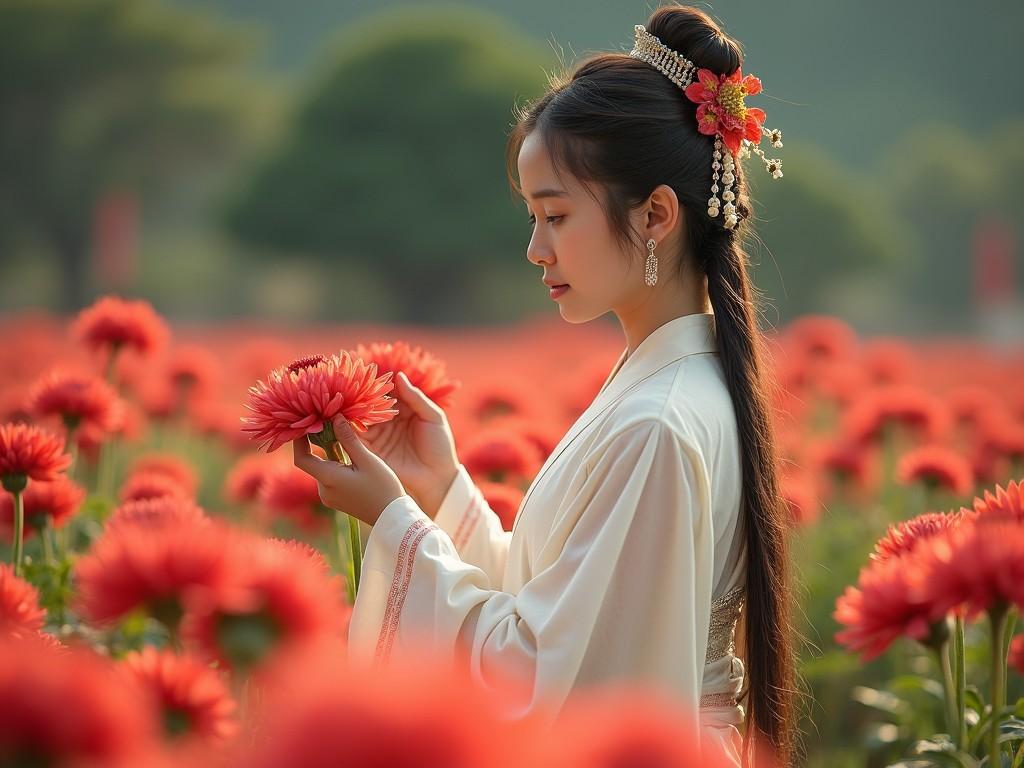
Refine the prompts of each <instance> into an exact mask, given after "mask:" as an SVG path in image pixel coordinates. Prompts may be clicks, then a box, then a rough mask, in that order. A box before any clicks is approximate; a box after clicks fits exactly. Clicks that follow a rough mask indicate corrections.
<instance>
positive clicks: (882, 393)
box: [843, 385, 952, 444]
mask: <svg viewBox="0 0 1024 768" xmlns="http://www.w3.org/2000/svg"><path fill="white" fill-rule="evenodd" d="M951 421H952V416H951V415H950V413H949V409H948V407H947V406H946V404H945V403H944V402H942V401H941V400H939V399H938V398H937V397H935V396H934V395H932V394H930V393H928V392H926V391H924V390H923V389H920V388H917V387H911V386H906V385H900V386H897V385H892V386H885V387H881V388H878V389H875V390H871V391H869V392H867V393H865V394H864V395H863V396H862V397H861V398H860V399H858V400H857V401H855V402H854V403H853V404H852V405H851V406H850V409H849V410H848V411H847V412H846V414H845V415H844V417H843V432H844V434H845V435H846V437H847V438H848V439H850V440H853V441H855V442H858V443H861V444H867V443H872V442H875V441H878V440H880V439H881V437H882V433H883V430H885V429H886V428H887V427H888V426H889V425H890V424H899V425H901V426H902V427H903V428H905V429H909V430H911V431H912V433H913V434H914V436H915V437H916V438H917V439H918V440H922V441H932V442H935V441H938V440H939V439H941V438H942V437H943V436H944V435H945V433H946V431H947V430H948V429H949V427H950V424H951Z"/></svg>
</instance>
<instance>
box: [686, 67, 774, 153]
mask: <svg viewBox="0 0 1024 768" xmlns="http://www.w3.org/2000/svg"><path fill="white" fill-rule="evenodd" d="M760 92H761V81H760V80H759V79H757V78H756V77H754V76H753V75H747V76H746V77H744V76H743V71H742V68H740V67H737V69H736V71H735V72H733V73H732V74H731V75H716V74H715V73H714V72H712V71H711V70H710V69H698V70H697V82H696V83H691V84H690V85H688V86H687V87H686V98H688V99H689V100H690V101H692V102H694V103H695V104H698V105H699V106H698V107H697V130H698V131H700V132H701V133H703V134H706V135H709V136H713V135H715V134H716V133H720V134H722V142H723V143H724V144H725V146H726V147H728V148H729V151H730V152H731V153H732V154H733V155H736V154H737V153H738V152H739V151H740V145H741V144H742V142H743V139H746V140H747V141H750V142H752V143H754V144H758V143H760V141H761V129H762V126H763V125H764V121H765V117H766V115H765V113H764V110H762V109H758V108H757V107H748V106H746V105H745V104H744V103H743V98H744V97H745V96H753V95H755V94H758V93H760Z"/></svg>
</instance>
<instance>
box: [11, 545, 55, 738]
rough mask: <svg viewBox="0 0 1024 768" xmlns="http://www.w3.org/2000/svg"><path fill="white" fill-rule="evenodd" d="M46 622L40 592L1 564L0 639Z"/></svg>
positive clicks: (24, 631) (29, 630)
mask: <svg viewBox="0 0 1024 768" xmlns="http://www.w3.org/2000/svg"><path fill="white" fill-rule="evenodd" d="M44 621H46V611H44V610H43V609H42V608H40V607H39V590H37V589H36V588H35V587H34V586H32V585H31V584H29V583H28V582H27V581H25V580H24V579H20V578H18V577H17V576H15V575H14V569H13V568H12V567H11V566H9V565H8V564H7V563H2V564H0V637H5V636H7V635H11V634H18V635H20V634H24V633H33V632H37V631H38V630H40V629H41V628H42V626H43V622H44ZM2 751H3V748H2V747H0V753H2Z"/></svg>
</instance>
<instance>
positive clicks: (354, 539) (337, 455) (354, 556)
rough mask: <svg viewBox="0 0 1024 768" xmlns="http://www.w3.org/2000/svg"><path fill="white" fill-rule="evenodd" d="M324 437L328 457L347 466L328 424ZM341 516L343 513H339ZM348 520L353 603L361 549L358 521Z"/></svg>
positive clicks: (348, 461)
mask: <svg viewBox="0 0 1024 768" xmlns="http://www.w3.org/2000/svg"><path fill="white" fill-rule="evenodd" d="M324 434H325V437H326V438H327V439H328V440H329V441H330V442H329V443H328V446H327V453H328V455H329V456H330V457H331V458H332V459H334V460H335V461H336V462H338V463H339V464H344V465H345V466H348V465H350V464H351V463H352V461H351V459H349V457H348V456H347V455H345V449H344V448H342V447H341V443H339V442H338V441H337V440H336V439H335V438H334V429H333V428H331V425H330V424H327V425H325V429H324ZM341 514H343V513H341ZM345 516H346V517H347V518H348V551H349V567H350V571H349V574H350V576H351V577H352V595H351V597H352V602H353V603H354V602H355V599H356V594H357V593H358V592H359V576H360V573H361V572H362V569H363V548H362V541H361V540H360V538H359V520H358V518H355V517H353V516H352V515H345Z"/></svg>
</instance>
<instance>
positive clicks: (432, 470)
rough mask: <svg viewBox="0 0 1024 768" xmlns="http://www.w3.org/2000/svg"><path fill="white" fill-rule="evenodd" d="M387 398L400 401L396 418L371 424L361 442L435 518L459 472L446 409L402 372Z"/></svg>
mask: <svg viewBox="0 0 1024 768" xmlns="http://www.w3.org/2000/svg"><path fill="white" fill-rule="evenodd" d="M391 394H393V395H394V396H395V398H396V399H397V401H398V415H397V416H395V417H394V418H393V419H391V420H390V421H387V422H384V423H383V424H374V425H373V426H371V427H370V428H369V430H368V431H367V432H366V433H365V434H363V435H362V439H363V440H364V441H365V442H366V445H367V446H368V447H369V448H370V449H371V450H372V451H373V452H374V453H375V454H377V455H378V456H379V457H380V458H382V459H383V460H384V461H386V462H387V464H388V466H389V467H391V469H393V470H394V471H395V474H397V475H398V477H399V479H400V480H401V481H402V485H403V486H405V488H407V489H408V491H409V495H411V496H412V497H413V498H414V499H415V500H416V501H417V502H418V503H419V505H420V507H421V508H422V509H423V511H424V512H425V513H426V514H427V515H428V516H429V517H433V516H434V515H435V514H437V506H438V505H439V504H440V502H441V500H442V498H443V495H444V493H445V491H447V490H448V486H450V485H451V483H452V481H453V480H454V479H455V474H456V472H457V471H458V468H459V459H458V456H457V455H456V453H455V439H454V438H453V437H452V432H451V429H450V428H449V426H448V419H447V417H446V416H445V413H444V410H443V409H442V408H441V407H440V406H438V405H437V404H436V403H435V402H434V401H433V400H431V399H430V398H429V397H427V396H426V395H425V394H423V392H422V391H421V390H420V389H418V388H417V387H414V386H413V385H412V384H411V383H410V382H409V379H407V378H406V377H405V374H404V373H401V372H399V373H398V374H397V375H396V376H395V389H394V390H393V392H392V393H391Z"/></svg>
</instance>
